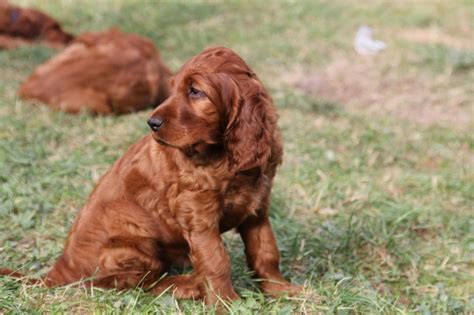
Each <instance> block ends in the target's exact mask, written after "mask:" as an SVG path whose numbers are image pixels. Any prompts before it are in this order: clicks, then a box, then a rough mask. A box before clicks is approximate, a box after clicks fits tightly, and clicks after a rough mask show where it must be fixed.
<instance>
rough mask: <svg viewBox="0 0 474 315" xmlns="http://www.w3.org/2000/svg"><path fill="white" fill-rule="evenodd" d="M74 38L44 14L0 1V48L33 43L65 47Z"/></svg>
mask: <svg viewBox="0 0 474 315" xmlns="http://www.w3.org/2000/svg"><path fill="white" fill-rule="evenodd" d="M73 38H74V37H73V36H72V35H71V34H69V33H66V32H64V31H63V30H62V28H61V26H60V25H59V23H58V22H57V21H56V20H54V19H53V18H51V17H50V16H48V15H46V14H44V13H43V12H41V11H39V10H36V9H30V8H21V7H17V6H14V5H11V4H10V3H8V1H4V0H0V48H14V47H17V46H21V45H25V44H29V43H31V42H43V43H46V44H48V45H51V46H63V45H65V44H68V43H69V42H70V41H72V40H73Z"/></svg>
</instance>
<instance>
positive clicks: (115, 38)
mask: <svg viewBox="0 0 474 315" xmlns="http://www.w3.org/2000/svg"><path fill="white" fill-rule="evenodd" d="M170 76H171V72H170V70H169V69H168V68H167V67H166V66H165V65H164V63H163V61H162V60H161V57H160V55H159V52H158V50H157V49H156V48H155V46H154V45H153V43H152V42H151V41H150V40H148V39H146V38H143V37H141V36H138V35H133V34H126V33H123V32H120V31H118V30H115V29H113V30H109V31H106V32H101V33H85V34H82V35H80V36H79V37H77V38H76V40H74V42H73V43H71V44H70V45H69V46H68V47H67V48H66V49H65V50H64V51H62V52H60V53H58V54H57V55H55V56H54V57H52V58H51V59H49V60H48V61H46V62H45V63H44V64H42V65H40V66H39V67H38V68H37V69H36V70H35V71H34V72H33V74H32V75H31V76H30V77H29V78H28V79H27V80H26V82H25V83H23V85H22V86H21V88H20V93H19V94H20V97H22V98H23V99H29V100H35V101H39V102H41V103H45V104H47V105H49V106H50V107H51V108H53V109H56V110H61V111H65V112H68V113H79V112H81V111H85V112H89V113H93V114H112V113H115V114H124V113H130V112H134V111H138V110H141V109H144V108H147V107H150V106H153V107H156V106H157V105H158V104H160V103H161V102H162V101H163V100H165V99H166V98H167V97H168V94H169V91H168V90H169V86H168V80H169V77H170Z"/></svg>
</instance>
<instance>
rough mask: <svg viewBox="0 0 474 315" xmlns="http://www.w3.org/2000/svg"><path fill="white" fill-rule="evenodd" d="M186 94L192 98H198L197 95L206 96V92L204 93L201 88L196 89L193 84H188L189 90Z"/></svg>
mask: <svg viewBox="0 0 474 315" xmlns="http://www.w3.org/2000/svg"><path fill="white" fill-rule="evenodd" d="M188 95H189V97H192V98H199V97H204V96H206V93H204V92H203V91H201V90H198V89H196V88H195V87H193V86H190V87H189V90H188Z"/></svg>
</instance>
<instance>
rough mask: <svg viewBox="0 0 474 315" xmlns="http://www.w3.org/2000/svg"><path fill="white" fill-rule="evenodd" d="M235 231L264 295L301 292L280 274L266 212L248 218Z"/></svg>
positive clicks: (276, 250) (276, 249) (277, 257)
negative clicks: (240, 239) (259, 281)
mask: <svg viewBox="0 0 474 315" xmlns="http://www.w3.org/2000/svg"><path fill="white" fill-rule="evenodd" d="M237 229H238V231H239V233H240V235H241V237H242V240H243V241H244V244H245V254H246V256H247V264H248V266H249V268H250V269H252V270H254V271H255V275H256V277H258V278H260V279H261V280H262V282H261V284H260V286H261V288H262V290H263V291H264V292H265V293H267V294H269V295H273V296H279V295H281V294H284V293H289V294H296V293H298V292H300V291H301V290H302V288H301V287H299V286H295V285H292V284H291V283H289V282H288V281H286V280H285V279H284V278H283V276H282V274H281V272H280V268H279V263H280V255H279V253H278V247H277V244H276V241H275V237H274V236H273V231H272V227H271V225H270V220H269V219H268V215H267V213H266V212H264V213H260V215H259V216H250V217H248V218H247V219H246V220H245V221H244V222H243V223H242V224H241V225H240V226H239V227H238V228H237Z"/></svg>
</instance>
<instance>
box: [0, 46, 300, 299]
mask: <svg viewBox="0 0 474 315" xmlns="http://www.w3.org/2000/svg"><path fill="white" fill-rule="evenodd" d="M148 124H149V126H150V127H151V129H152V134H151V135H148V136H145V137H144V138H142V139H141V140H140V141H138V142H137V143H136V144H135V145H133V146H132V147H131V148H130V149H129V150H128V151H127V152H126V153H125V155H124V156H123V157H121V158H120V159H119V160H118V161H117V162H116V163H115V164H114V165H113V166H112V169H111V170H110V171H109V172H108V173H107V174H106V175H105V176H104V177H103V178H102V179H101V180H100V182H99V184H98V185H97V187H96V188H95V189H94V191H93V192H92V194H91V196H90V198H89V200H88V202H87V204H86V205H85V206H84V208H82V210H81V211H80V213H79V215H78V217H77V219H76V221H75V223H74V225H73V227H72V229H71V231H70V233H69V236H68V238H67V241H66V244H65V249H64V253H63V255H62V256H61V257H60V258H59V260H58V261H57V262H56V264H55V265H54V266H53V268H52V269H51V271H50V272H49V273H48V274H47V276H46V277H45V279H44V281H45V283H46V284H47V285H48V286H56V285H63V284H68V283H71V282H75V281H79V280H81V279H85V278H90V277H94V279H93V280H89V281H92V283H93V285H95V286H100V287H111V288H118V289H124V288H133V287H135V286H137V285H139V284H144V285H145V286H148V287H150V290H151V292H154V293H156V294H158V293H160V292H162V291H163V290H165V289H167V288H169V287H171V288H172V290H173V291H174V294H175V296H176V297H178V298H194V299H198V298H204V299H205V301H206V302H207V303H213V302H215V301H216V299H217V296H220V297H222V298H224V299H236V298H238V295H237V294H236V293H235V291H234V289H233V287H232V283H231V264H230V260H229V256H228V254H227V252H226V250H225V248H224V244H223V241H222V238H221V233H224V232H226V231H228V230H231V229H234V228H235V229H236V230H237V231H238V233H240V235H241V237H242V239H243V241H244V243H245V253H246V255H247V262H248V266H249V267H250V268H251V269H252V270H253V271H255V276H256V277H257V278H259V279H261V282H260V285H261V288H262V290H263V291H264V292H265V293H267V294H270V295H279V294H281V293H284V292H289V293H296V292H298V291H299V290H300V287H298V286H293V285H291V284H290V283H288V282H287V281H286V280H285V279H284V278H283V277H282V275H281V273H280V270H279V253H278V248H277V244H276V242H275V237H274V235H273V232H272V227H271V225H270V221H269V218H268V210H269V203H270V191H271V188H272V181H273V178H274V176H275V171H276V168H277V165H278V164H280V163H281V160H282V154H283V148H282V141H281V138H280V133H279V130H278V127H277V114H276V112H275V108H274V107H273V104H272V100H271V98H270V96H269V94H268V92H267V91H266V90H265V88H264V87H263V85H262V83H261V82H260V80H259V79H258V77H257V76H256V75H255V74H254V73H253V71H252V70H251V69H250V68H249V67H248V66H247V65H246V63H245V62H244V61H243V60H242V59H241V58H240V57H239V56H238V55H237V54H235V53H234V52H233V51H231V50H229V49H227V48H222V47H217V48H210V49H207V50H205V51H204V52H202V53H201V54H199V55H197V56H195V57H194V58H192V59H191V60H190V61H188V62H187V63H186V64H185V65H184V66H183V67H182V68H181V70H180V71H179V73H178V74H177V75H176V76H175V77H174V78H173V79H172V80H171V95H170V97H169V98H168V99H167V100H166V101H165V102H164V103H163V104H162V105H160V106H159V107H158V108H156V109H155V111H154V112H153V114H152V116H151V118H150V119H149V120H148ZM189 260H190V262H191V264H192V266H193V272H192V273H191V274H186V275H177V276H168V277H164V278H163V279H162V280H161V281H159V282H158V283H157V284H153V283H154V282H156V281H157V280H158V279H159V278H160V275H162V274H163V273H164V272H166V271H167V270H168V269H169V267H170V266H172V265H182V264H183V263H186V262H187V261H189ZM6 272H8V271H7V270H3V271H2V273H3V274H5V273H6Z"/></svg>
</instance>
